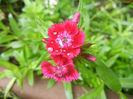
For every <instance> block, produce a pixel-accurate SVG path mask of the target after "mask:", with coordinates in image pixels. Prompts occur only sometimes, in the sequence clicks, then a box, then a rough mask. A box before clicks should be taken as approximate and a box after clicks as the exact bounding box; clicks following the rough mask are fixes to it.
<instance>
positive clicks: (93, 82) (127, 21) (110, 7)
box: [0, 0, 133, 99]
mask: <svg viewBox="0 0 133 99" xmlns="http://www.w3.org/2000/svg"><path fill="white" fill-rule="evenodd" d="M46 2H47V3H46ZM19 3H20V6H18V4H19ZM3 4H4V6H3ZM0 6H1V10H0V13H4V14H5V16H4V17H5V19H2V18H0V65H1V66H4V67H7V68H8V69H6V70H4V71H3V72H0V79H3V78H5V77H8V78H12V81H11V82H10V83H9V85H8V86H7V88H6V92H5V97H6V94H7V93H8V92H9V90H10V87H11V86H12V84H13V83H14V82H15V81H17V83H18V85H19V86H20V87H21V88H22V87H23V79H24V78H25V77H26V78H27V79H28V83H29V85H31V86H33V84H34V77H33V75H34V73H36V74H38V75H41V70H40V63H41V62H42V61H44V60H48V59H49V57H50V55H49V54H48V52H47V50H46V47H45V46H46V45H45V44H44V43H43V42H42V41H41V40H42V38H43V37H45V38H46V37H48V36H47V30H48V28H49V27H50V26H51V25H52V24H54V23H59V22H63V21H64V20H66V19H72V16H73V15H74V13H75V12H76V11H79V12H80V13H81V18H80V23H79V24H78V26H79V28H80V29H81V30H83V31H84V32H85V36H86V39H85V40H86V42H85V44H87V43H93V45H92V46H91V47H89V48H83V49H84V51H85V52H86V53H89V54H92V55H94V56H96V57H97V61H96V62H90V61H88V60H85V59H84V58H83V57H81V56H80V55H79V56H78V57H77V58H75V59H74V61H75V67H76V68H77V70H78V71H79V73H80V78H79V79H78V80H77V81H73V83H74V84H78V85H83V86H84V87H86V88H87V87H93V90H91V91H89V92H87V93H86V94H85V95H84V96H82V97H79V99H95V98H96V97H97V98H98V99H107V98H106V95H105V92H104V88H105V87H106V88H109V89H111V90H113V91H115V92H116V93H118V94H119V95H120V97H121V99H127V98H126V97H125V96H124V94H123V92H125V93H128V94H133V93H132V92H133V90H132V89H133V12H132V10H133V3H132V2H128V3H127V2H126V3H125V2H124V1H123V2H122V1H119V0H80V1H78V0H57V5H51V1H50V0H5V1H4V0H0ZM18 9H19V10H18ZM11 58H13V60H16V61H15V62H12V61H10V60H11ZM44 79H46V78H44ZM40 80H41V79H40ZM13 81H14V82H13ZM54 84H55V81H54V80H49V83H48V87H47V88H51V87H52V86H53V85H54ZM64 88H65V92H66V95H67V98H68V99H73V95H72V87H71V83H69V84H67V83H65V82H64Z"/></svg>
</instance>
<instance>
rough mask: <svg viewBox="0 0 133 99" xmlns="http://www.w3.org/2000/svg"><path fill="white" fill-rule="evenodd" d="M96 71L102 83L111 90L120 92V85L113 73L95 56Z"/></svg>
mask: <svg viewBox="0 0 133 99" xmlns="http://www.w3.org/2000/svg"><path fill="white" fill-rule="evenodd" d="M96 71H97V73H98V75H99V77H100V78H101V79H102V80H103V81H104V83H105V84H106V85H107V86H108V87H109V88H110V89H112V90H113V91H115V92H120V91H121V85H120V81H119V79H118V77H117V76H116V75H115V73H114V72H113V71H112V70H111V69H110V68H108V67H107V66H106V65H105V64H104V63H103V62H102V61H100V60H99V59H98V58H97V61H96Z"/></svg>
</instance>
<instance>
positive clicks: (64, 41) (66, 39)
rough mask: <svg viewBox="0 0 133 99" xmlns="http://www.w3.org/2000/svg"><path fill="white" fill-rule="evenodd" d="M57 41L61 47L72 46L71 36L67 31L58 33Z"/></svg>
mask: <svg viewBox="0 0 133 99" xmlns="http://www.w3.org/2000/svg"><path fill="white" fill-rule="evenodd" d="M56 41H57V42H58V43H59V45H60V47H61V48H64V47H65V46H71V45H72V44H71V36H69V35H68V33H67V32H66V31H64V33H62V34H60V35H58V38H57V39H56Z"/></svg>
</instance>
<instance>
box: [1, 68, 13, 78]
mask: <svg viewBox="0 0 133 99" xmlns="http://www.w3.org/2000/svg"><path fill="white" fill-rule="evenodd" d="M5 77H8V78H13V77H15V75H14V73H13V72H12V71H10V70H4V71H2V72H0V80H1V79H3V78H5Z"/></svg>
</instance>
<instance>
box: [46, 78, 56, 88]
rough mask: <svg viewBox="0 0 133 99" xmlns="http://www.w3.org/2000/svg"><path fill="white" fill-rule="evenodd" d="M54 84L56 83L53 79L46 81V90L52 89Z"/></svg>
mask: <svg viewBox="0 0 133 99" xmlns="http://www.w3.org/2000/svg"><path fill="white" fill-rule="evenodd" d="M55 84H56V81H55V80H53V79H50V80H49V81H48V85H47V89H49V88H52V87H53V86H54V85H55Z"/></svg>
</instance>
